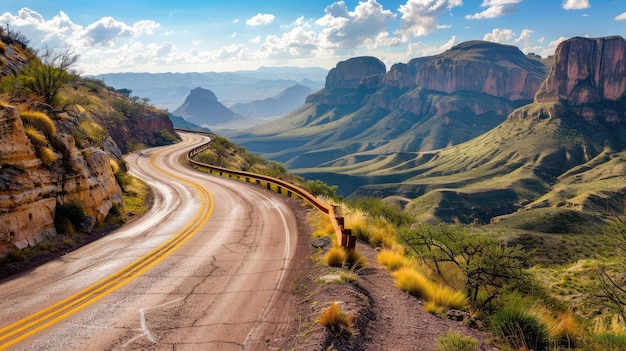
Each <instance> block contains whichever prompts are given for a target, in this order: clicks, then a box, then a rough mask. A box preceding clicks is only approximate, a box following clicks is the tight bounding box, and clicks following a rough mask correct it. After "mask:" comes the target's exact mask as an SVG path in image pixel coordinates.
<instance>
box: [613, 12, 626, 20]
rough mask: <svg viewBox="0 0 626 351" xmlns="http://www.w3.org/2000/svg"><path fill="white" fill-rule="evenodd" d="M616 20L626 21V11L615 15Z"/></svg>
mask: <svg viewBox="0 0 626 351" xmlns="http://www.w3.org/2000/svg"><path fill="white" fill-rule="evenodd" d="M615 20H616V21H626V12H623V13H622V14H620V15H617V16H615Z"/></svg>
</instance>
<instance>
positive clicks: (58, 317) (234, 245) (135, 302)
mask: <svg viewBox="0 0 626 351" xmlns="http://www.w3.org/2000/svg"><path fill="white" fill-rule="evenodd" d="M204 140H206V137H202V136H197V135H193V134H183V141H182V142H181V143H179V144H176V145H172V146H168V147H164V148H155V149H148V150H143V151H141V152H138V153H135V154H132V155H129V156H128V157H127V162H128V164H129V166H130V169H131V172H132V173H134V174H136V175H137V176H139V177H140V178H142V179H144V180H145V181H146V182H148V183H149V184H150V185H151V186H152V187H153V188H154V190H155V194H156V196H155V201H154V206H152V208H151V209H150V210H149V211H148V212H147V213H146V214H145V215H143V216H141V217H140V218H137V219H135V220H133V221H131V222H130V223H128V224H126V225H125V226H124V227H122V228H121V229H119V230H117V231H115V232H113V233H111V234H109V235H108V236H106V237H103V238H102V239H99V240H97V241H96V242H94V243H92V244H89V245H87V246H85V247H82V248H80V249H78V250H76V251H73V252H70V253H67V254H65V255H64V256H62V257H60V258H59V259H56V260H54V261H51V262H49V263H47V264H44V265H42V266H39V267H37V268H35V269H32V270H30V271H27V272H25V273H24V274H20V275H18V276H15V277H12V278H10V279H7V280H4V281H2V282H0V350H2V349H11V350H118V349H119V350H126V349H129V350H132V349H151V350H241V349H254V348H256V347H253V346H251V345H258V343H260V341H259V340H260V339H261V338H263V337H264V336H263V335H261V332H259V330H262V329H263V328H265V327H266V325H265V324H268V323H269V324H272V326H271V328H281V324H282V322H284V321H281V320H280V318H278V320H272V319H275V318H277V317H272V316H273V312H275V311H274V309H275V308H280V302H281V301H280V296H279V295H280V294H279V291H280V290H281V289H280V287H281V285H284V284H287V286H288V283H287V282H286V281H285V280H286V279H285V277H286V272H287V270H288V268H289V265H290V262H291V259H292V257H293V254H294V249H293V248H295V246H296V243H297V238H298V230H297V219H296V216H295V215H294V213H293V211H292V210H291V209H290V207H289V206H288V205H286V204H285V202H284V201H282V199H281V198H280V196H279V195H277V194H274V193H271V192H268V191H266V190H263V189H261V188H258V187H254V186H252V185H248V184H244V183H241V182H237V181H232V180H228V179H223V178H219V177H215V176H210V175H206V174H204V173H201V172H198V171H195V170H192V169H189V168H186V167H181V163H180V162H181V161H180V157H181V156H182V155H184V154H185V153H186V151H187V150H189V149H190V148H192V147H193V146H195V145H199V144H200V143H202V142H203V141H204ZM283 288H284V287H283ZM31 334H32V335H31ZM22 339H23V340H22Z"/></svg>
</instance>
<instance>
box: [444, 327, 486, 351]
mask: <svg viewBox="0 0 626 351" xmlns="http://www.w3.org/2000/svg"><path fill="white" fill-rule="evenodd" d="M477 344H478V343H477V341H476V339H474V338H472V337H471V336H465V335H463V334H461V333H457V332H453V331H451V330H448V332H446V333H445V334H444V335H442V336H440V337H439V338H437V351H472V350H473V349H474V348H475V347H476V345H477Z"/></svg>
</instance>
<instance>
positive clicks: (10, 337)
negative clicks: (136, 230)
mask: <svg viewBox="0 0 626 351" xmlns="http://www.w3.org/2000/svg"><path fill="white" fill-rule="evenodd" d="M159 153H160V152H157V153H155V154H154V155H152V157H150V164H151V165H152V166H153V167H154V168H155V169H156V170H157V171H158V172H160V173H162V174H165V175H167V176H169V177H171V178H174V179H177V180H179V181H181V182H183V183H185V184H188V185H190V186H192V187H193V188H195V189H196V190H197V192H198V194H199V195H200V204H201V205H200V209H199V210H198V212H197V213H196V214H195V216H194V218H193V219H192V220H191V221H190V222H189V223H188V224H187V225H186V226H185V227H184V228H183V229H182V230H181V231H179V232H178V233H177V234H176V235H174V236H173V237H171V238H170V239H169V240H168V241H166V242H165V243H163V244H161V245H160V246H159V247H157V248H156V249H154V250H152V251H151V252H149V253H148V254H146V255H144V256H143V257H141V258H139V259H137V260H136V261H134V262H132V263H131V264H129V265H127V266H126V267H124V268H122V269H120V270H119V271H117V272H116V273H114V274H112V275H110V276H108V277H107V278H104V279H102V280H100V281H98V282H96V283H94V284H92V285H90V286H89V287H87V288H85V289H83V290H81V291H80V292H78V293H76V294H74V295H72V296H69V297H67V298H65V299H63V300H61V301H59V302H57V303H55V304H53V305H51V306H49V307H47V308H45V309H43V310H41V311H39V312H37V313H34V314H32V315H30V316H28V317H26V318H23V319H22V320H20V321H17V322H15V323H13V324H11V325H8V326H6V327H4V328H2V329H0V342H3V341H6V342H5V343H3V344H0V350H4V349H6V348H8V347H11V346H13V345H15V344H17V343H18V342H20V341H23V340H25V339H27V338H28V337H30V336H32V335H34V334H35V333H37V332H39V331H41V330H43V329H45V328H47V327H49V326H52V325H54V324H56V323H58V322H59V321H61V320H63V319H64V318H66V317H68V316H70V315H72V314H74V313H76V312H78V311H80V310H81V309H83V308H85V307H87V306H89V305H91V304H93V303H94V302H96V301H98V300H100V299H102V298H103V297H105V296H107V295H108V294H110V293H112V292H113V291H115V290H117V289H119V288H121V287H122V286H124V285H126V284H127V283H129V282H130V281H132V280H134V279H135V278H137V277H139V276H140V275H141V274H143V273H144V272H145V271H147V270H148V269H150V268H151V267H153V266H154V265H156V264H157V263H159V262H161V261H162V260H163V259H165V258H166V257H167V256H168V255H169V254H170V253H172V252H173V251H174V250H176V249H177V248H178V247H180V246H181V245H183V244H184V243H185V242H186V241H187V240H189V239H191V237H193V236H194V235H195V234H196V233H197V232H198V231H199V230H200V229H201V228H202V227H203V226H204V224H205V223H206V222H207V221H208V220H209V217H210V216H211V214H212V213H213V204H214V203H215V202H214V199H213V195H212V194H211V193H210V192H209V191H208V190H206V189H205V188H203V187H201V186H200V185H198V184H196V183H193V182H191V181H189V180H187V179H184V178H182V177H179V176H177V175H175V174H172V173H169V172H167V171H165V170H163V169H160V168H159V167H157V166H156V164H155V163H154V158H155V157H156V156H157V155H158V154H159Z"/></svg>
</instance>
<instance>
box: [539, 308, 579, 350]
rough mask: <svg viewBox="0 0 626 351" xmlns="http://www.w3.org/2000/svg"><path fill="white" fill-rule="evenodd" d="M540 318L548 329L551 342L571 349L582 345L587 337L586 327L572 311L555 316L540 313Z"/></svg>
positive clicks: (544, 312)
mask: <svg viewBox="0 0 626 351" xmlns="http://www.w3.org/2000/svg"><path fill="white" fill-rule="evenodd" d="M539 318H540V319H541V320H542V321H543V323H544V324H545V325H546V327H547V328H548V334H549V337H550V340H552V341H553V342H555V343H557V344H559V345H563V346H567V347H569V348H572V347H577V346H579V345H581V343H582V342H583V340H584V337H585V333H586V332H585V327H584V326H583V325H582V324H581V323H580V322H579V320H578V319H577V317H576V316H575V315H574V314H573V313H572V312H570V311H567V312H565V313H561V314H559V315H556V316H553V315H552V314H550V313H549V311H547V310H544V311H541V312H540V313H539Z"/></svg>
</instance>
